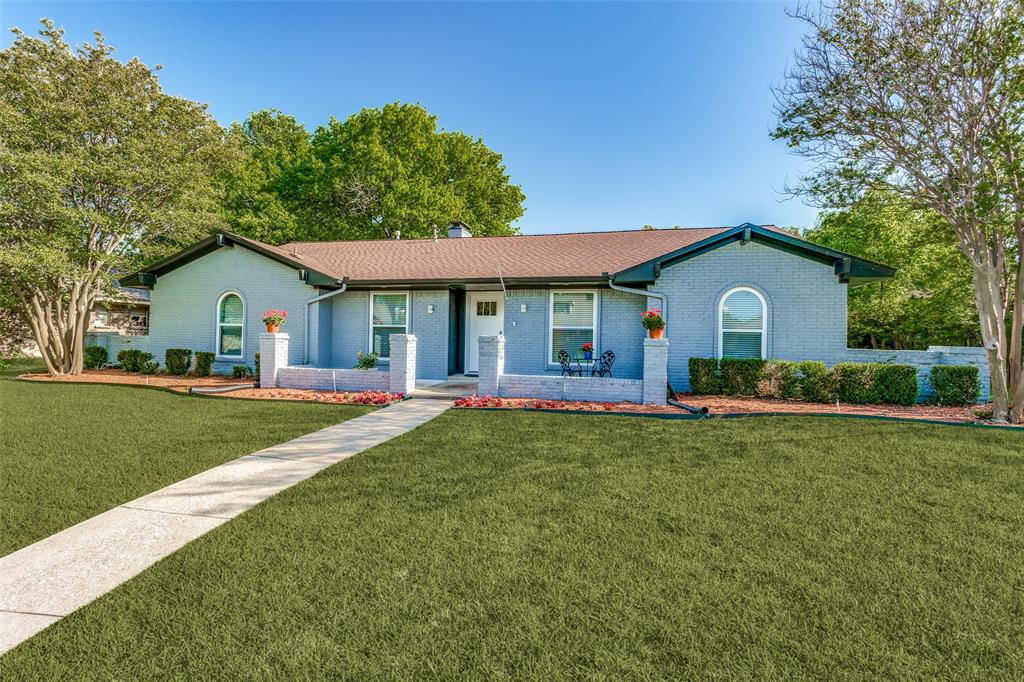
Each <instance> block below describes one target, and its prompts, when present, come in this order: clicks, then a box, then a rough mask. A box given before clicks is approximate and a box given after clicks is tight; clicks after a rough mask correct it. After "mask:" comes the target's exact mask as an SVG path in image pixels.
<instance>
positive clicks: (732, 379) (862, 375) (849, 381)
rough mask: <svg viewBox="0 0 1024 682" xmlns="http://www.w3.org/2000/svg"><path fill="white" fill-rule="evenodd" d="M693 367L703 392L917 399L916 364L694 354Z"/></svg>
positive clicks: (825, 399) (693, 382)
mask: <svg viewBox="0 0 1024 682" xmlns="http://www.w3.org/2000/svg"><path fill="white" fill-rule="evenodd" d="M689 367H690V388H691V390H692V391H693V392H694V393H696V394H699V395H717V394H725V395H738V396H756V397H758V398H803V399H804V400H807V401H809V402H819V403H830V402H835V401H836V400H840V401H842V402H844V403H852V404H862V405H864V404H881V403H890V404H894V405H913V404H914V403H915V402H917V391H918V387H917V368H915V367H912V366H910V365H884V364H879V363H854V362H844V363H840V364H838V365H836V366H835V367H833V368H832V369H829V368H827V367H826V366H825V364H824V363H822V362H813V361H811V362H789V361H786V360H759V359H735V358H722V359H721V360H716V359H714V358H690V361H689Z"/></svg>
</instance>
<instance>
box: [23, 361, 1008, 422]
mask: <svg viewBox="0 0 1024 682" xmlns="http://www.w3.org/2000/svg"><path fill="white" fill-rule="evenodd" d="M21 378H22V379H25V380H27V381H55V382H69V383H97V384H126V385H129V386H157V387H160V388H166V389H170V390H172V391H176V392H178V393H187V392H188V390H189V388H191V387H193V386H203V387H217V386H230V385H236V384H239V383H244V382H243V381H242V380H240V379H235V378H233V377H228V376H223V375H213V376H208V377H195V376H189V377H177V376H169V375H166V374H150V375H146V374H132V373H129V372H122V371H121V370H119V369H96V370H86V371H84V372H82V373H81V374H79V375H77V376H59V377H51V376H50V375H49V374H23V375H21ZM217 397H224V398H247V399H256V400H260V399H262V400H303V401H310V402H320V403H337V404H358V405H387V404H389V403H391V402H394V401H396V400H400V399H401V396H398V395H395V394H390V393H380V392H373V391H364V392H362V393H354V392H345V391H339V392H337V393H335V392H333V391H315V390H305V389H292V388H255V387H253V388H243V389H239V390H237V391H231V392H230V393H223V394H220V395H218V396H217ZM679 400H680V402H683V403H686V404H687V405H692V406H694V407H707V408H708V409H710V410H711V415H712V416H714V415H722V414H778V413H783V414H846V415H860V416H866V417H896V418H901V419H924V420H928V421H939V422H955V423H961V424H992V422H991V421H989V420H987V419H985V418H984V417H982V416H979V415H978V414H977V412H979V411H981V410H983V409H984V408H983V407H982V406H978V405H975V406H972V407H940V406H938V405H914V406H912V407H902V406H900V405H849V404H846V403H840V404H839V405H838V406H837V405H835V404H830V405H824V404H820V403H805V402H802V401H800V400H767V399H763V398H733V397H729V396H695V395H680V396H679ZM455 407H457V408H462V409H489V408H501V409H509V408H512V409H516V408H529V409H541V410H571V411H580V412H615V413H625V414H686V412H685V411H684V410H682V409H680V408H678V407H675V406H673V405H640V404H637V403H608V402H589V401H575V400H540V399H536V398H491V397H479V396H471V397H469V398H459V399H458V400H456V401H455ZM1021 426H1024V425H1021Z"/></svg>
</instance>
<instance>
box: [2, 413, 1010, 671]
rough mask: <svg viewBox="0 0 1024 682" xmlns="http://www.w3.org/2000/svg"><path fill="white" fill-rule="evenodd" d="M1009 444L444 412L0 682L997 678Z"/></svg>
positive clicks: (233, 533)
mask: <svg viewBox="0 0 1024 682" xmlns="http://www.w3.org/2000/svg"><path fill="white" fill-rule="evenodd" d="M1022 566H1024V437H1022V434H1019V433H1013V432H1010V431H997V430H982V429H971V428H956V427H944V426H934V425H923V424H900V423H890V422H879V421H863V420H861V421H855V420H835V419H825V418H778V417H775V418H772V417H762V418H748V419H737V420H721V421H718V420H716V421H705V422H699V423H698V422H678V421H675V422H673V421H663V420H654V419H644V418H635V417H609V416H600V415H594V416H574V415H550V414H536V413H534V414H530V413H521V412H520V413H516V412H501V413H494V412H490V413H488V412H483V411H462V412H449V413H447V414H445V415H442V416H441V417H439V418H437V419H435V420H434V421H433V422H430V423H429V424H427V425H425V426H423V427H421V428H419V429H417V430H415V431H413V432H411V433H409V434H406V435H404V436H402V437H400V438H398V439H396V440H394V441H391V442H390V443H387V444H384V445H382V446H379V447H377V448H375V449H373V450H371V451H368V452H366V453H363V454H361V455H359V456H357V457H355V458H353V459H351V460H349V461H346V462H344V463H341V464H338V465H335V466H333V467H331V468H329V469H327V470H325V471H323V472H321V473H320V474H318V475H317V476H315V477H314V478H312V479H310V480H309V481H306V482H304V483H302V484H299V485H297V486H295V487H294V488H291V489H289V490H287V491H285V492H283V493H282V494H280V495H277V496H275V497H273V498H271V499H270V500H268V501H267V502H265V503H263V504H261V505H259V506H257V507H256V508H254V509H252V510H251V511H249V512H247V513H246V514H244V515H242V516H240V517H239V518H237V519H235V520H233V521H231V522H229V523H227V524H225V525H224V526H221V527H220V528H218V529H216V530H214V531H213V532H211V533H210V534H208V535H206V536H204V537H203V538H200V539H199V540H197V541H196V542H194V543H192V544H191V545H189V546H187V547H186V548H184V549H183V550H182V551H180V552H178V553H177V554H175V555H173V556H171V557H169V558H167V559H165V560H164V561H162V562H160V563H159V564H157V565H156V566H154V567H153V568H151V569H150V570H148V571H146V572H145V573H143V574H142V575H140V576H139V577H137V578H136V579H134V580H132V581H131V582H129V583H126V584H125V585H123V586H122V587H121V588H119V589H117V590H115V591H114V592H112V593H110V594H108V595H107V596H105V597H103V598H101V599H99V600H97V601H96V602H94V603H93V604H91V605H89V606H87V607H86V608H84V609H82V610H81V611H79V612H77V613H75V614H73V615H72V616H70V617H69V618H67V619H65V620H63V621H62V622H60V623H58V624H57V625H55V626H54V627H52V628H50V629H49V630H47V631H44V632H43V633H42V634H41V635H39V636H37V637H35V638H34V639H32V640H29V641H28V642H26V643H25V644H23V645H22V646H21V647H19V648H17V649H15V650H14V651H12V652H11V653H9V654H8V655H7V656H5V657H4V659H3V660H2V662H0V667H2V668H3V670H4V671H5V676H6V677H8V678H10V679H76V680H87V679H102V680H107V679H154V678H176V679H213V678H218V679H254V678H255V679H299V678H304V679H305V678H313V677H316V678H333V677H345V678H365V677H373V678H398V679H420V678H443V679H511V678H515V679H519V678H532V679H543V680H555V679H565V678H580V677H585V678H597V679H649V678H661V679H693V678H699V679H741V678H760V679H772V680H774V679H784V678H803V679H823V678H829V679H872V678H886V679H935V678H941V679H977V680H997V679H1019V678H1020V677H1021V676H1022V675H1024V570H1022Z"/></svg>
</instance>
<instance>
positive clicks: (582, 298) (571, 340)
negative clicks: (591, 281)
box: [548, 290, 597, 364]
mask: <svg viewBox="0 0 1024 682" xmlns="http://www.w3.org/2000/svg"><path fill="white" fill-rule="evenodd" d="M548 313H549V316H548V319H550V321H551V324H550V327H549V329H548V362H549V363H552V364H557V363H558V351H560V350H564V351H565V352H567V353H568V354H569V355H570V356H571V357H579V356H580V355H581V353H582V351H581V350H580V348H581V347H582V346H583V344H584V343H596V341H597V292H596V291H593V290H589V291H552V292H551V303H550V304H549V310H548Z"/></svg>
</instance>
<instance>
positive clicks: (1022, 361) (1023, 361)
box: [1008, 233, 1024, 424]
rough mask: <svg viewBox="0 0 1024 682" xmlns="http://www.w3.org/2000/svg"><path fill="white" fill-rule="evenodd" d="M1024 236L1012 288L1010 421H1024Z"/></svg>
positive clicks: (1020, 234) (1018, 252) (1021, 236)
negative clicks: (1023, 250) (1023, 251)
mask: <svg viewBox="0 0 1024 682" xmlns="http://www.w3.org/2000/svg"><path fill="white" fill-rule="evenodd" d="M1021 249H1024V234H1022V233H1018V237H1017V272H1016V274H1015V278H1016V281H1015V282H1014V287H1013V317H1012V318H1011V321H1010V356H1009V358H1008V361H1009V363H1010V398H1011V399H1010V421H1011V422H1013V423H1014V424H1019V423H1020V422H1021V421H1022V419H1024V253H1022V252H1021Z"/></svg>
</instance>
